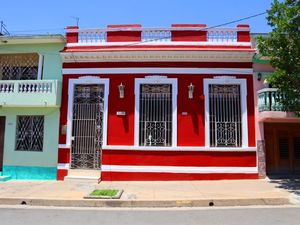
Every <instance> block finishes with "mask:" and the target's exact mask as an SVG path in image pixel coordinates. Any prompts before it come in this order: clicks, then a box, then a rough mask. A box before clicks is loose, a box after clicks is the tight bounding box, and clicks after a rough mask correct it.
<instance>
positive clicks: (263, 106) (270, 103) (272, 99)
mask: <svg viewBox="0 0 300 225" xmlns="http://www.w3.org/2000/svg"><path fill="white" fill-rule="evenodd" d="M257 93H258V111H259V112H264V111H283V109H282V105H281V104H280V99H282V98H284V94H282V93H279V92H278V90H277V88H264V89H261V90H259V91H258V92H257Z"/></svg>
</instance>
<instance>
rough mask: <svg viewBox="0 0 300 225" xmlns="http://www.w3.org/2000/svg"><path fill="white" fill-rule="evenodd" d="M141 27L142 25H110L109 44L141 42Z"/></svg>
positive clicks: (108, 32)
mask: <svg viewBox="0 0 300 225" xmlns="http://www.w3.org/2000/svg"><path fill="white" fill-rule="evenodd" d="M141 27H142V26H141V25H140V24H122V25H118V24H117V25H108V26H107V28H108V31H107V42H139V41H141V35H142V31H141V30H140V29H139V28H141Z"/></svg>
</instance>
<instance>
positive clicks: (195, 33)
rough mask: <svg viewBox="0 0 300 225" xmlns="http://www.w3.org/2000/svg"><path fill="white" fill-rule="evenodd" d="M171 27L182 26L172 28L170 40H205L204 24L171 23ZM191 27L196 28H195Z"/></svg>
mask: <svg viewBox="0 0 300 225" xmlns="http://www.w3.org/2000/svg"><path fill="white" fill-rule="evenodd" d="M172 28H182V29H180V30H172V41H207V37H206V33H207V31H206V30H205V28H206V24H172ZM184 28H188V29H186V30H185V29H184ZM192 28H197V30H196V29H195V30H193V29H192Z"/></svg>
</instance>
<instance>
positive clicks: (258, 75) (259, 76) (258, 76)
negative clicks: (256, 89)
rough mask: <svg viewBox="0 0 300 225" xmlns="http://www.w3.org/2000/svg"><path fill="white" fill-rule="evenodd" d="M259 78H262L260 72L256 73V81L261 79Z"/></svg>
mask: <svg viewBox="0 0 300 225" xmlns="http://www.w3.org/2000/svg"><path fill="white" fill-rule="evenodd" d="M261 78H262V74H261V73H258V74H257V80H258V81H261Z"/></svg>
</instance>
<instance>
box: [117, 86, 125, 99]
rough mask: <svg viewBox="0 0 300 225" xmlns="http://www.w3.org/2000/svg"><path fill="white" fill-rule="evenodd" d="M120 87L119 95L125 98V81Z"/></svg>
mask: <svg viewBox="0 0 300 225" xmlns="http://www.w3.org/2000/svg"><path fill="white" fill-rule="evenodd" d="M118 87H119V97H120V98H124V89H125V85H123V83H121V84H120V85H119V86H118Z"/></svg>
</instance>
